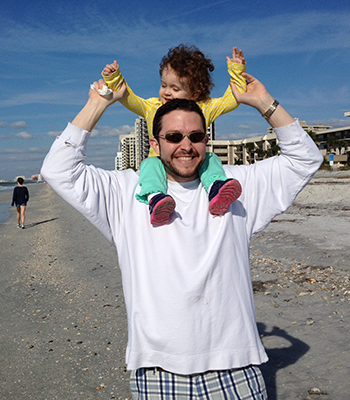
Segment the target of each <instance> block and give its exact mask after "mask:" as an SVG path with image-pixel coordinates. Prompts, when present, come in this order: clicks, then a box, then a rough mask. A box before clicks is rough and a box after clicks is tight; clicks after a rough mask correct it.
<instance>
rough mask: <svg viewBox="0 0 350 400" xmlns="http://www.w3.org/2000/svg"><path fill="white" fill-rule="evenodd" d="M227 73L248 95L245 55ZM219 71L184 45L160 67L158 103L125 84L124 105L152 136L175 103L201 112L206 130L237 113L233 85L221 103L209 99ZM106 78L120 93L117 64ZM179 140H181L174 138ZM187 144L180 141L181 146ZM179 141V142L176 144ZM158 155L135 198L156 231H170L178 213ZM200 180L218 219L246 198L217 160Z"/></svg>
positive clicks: (231, 61) (211, 157)
mask: <svg viewBox="0 0 350 400" xmlns="http://www.w3.org/2000/svg"><path fill="white" fill-rule="evenodd" d="M226 60H227V67H228V72H229V74H230V77H231V81H232V82H234V83H235V85H236V86H237V87H238V89H239V90H240V91H241V92H244V91H245V90H246V81H245V79H244V78H243V77H242V75H241V74H242V72H245V69H246V65H245V59H244V55H243V52H242V50H238V49H237V47H234V48H233V49H232V58H230V57H227V58H226ZM213 70H214V65H213V64H212V62H211V60H209V59H208V58H206V57H205V56H204V54H203V53H202V52H201V51H200V50H199V49H197V48H196V47H195V46H191V47H188V46H185V45H183V44H180V45H179V46H177V47H173V48H171V49H170V50H169V52H168V54H167V55H166V56H164V57H163V59H162V61H161V63H160V71H159V72H160V76H161V86H160V89H159V98H157V97H152V98H149V99H142V98H141V97H139V96H137V95H135V94H134V92H133V91H132V90H131V89H130V87H129V86H128V84H127V83H126V87H127V88H126V92H125V94H124V96H123V98H122V99H121V100H120V103H121V104H123V105H124V106H125V107H126V108H128V109H129V110H131V111H133V112H134V113H135V114H137V115H140V116H142V117H144V118H145V119H146V122H147V127H148V134H149V136H150V137H152V136H153V134H152V130H153V118H154V115H155V113H156V111H157V109H158V108H159V107H160V106H161V105H163V104H165V103H166V102H168V101H171V100H172V99H176V98H181V99H188V100H195V101H196V102H197V104H198V105H199V107H200V108H201V109H202V112H203V114H204V117H205V120H206V128H208V126H209V125H210V124H211V123H212V122H213V121H214V120H215V119H216V118H217V117H218V116H219V115H221V114H225V113H228V112H229V111H232V110H234V109H236V108H237V107H238V105H239V104H238V103H237V101H236V99H235V97H234V96H233V94H232V91H231V88H230V85H229V86H228V88H227V89H226V92H225V93H224V95H223V96H222V97H220V98H215V99H213V98H210V91H211V89H212V88H213V86H214V84H213V82H212V77H211V72H212V71H213ZM102 76H103V78H104V80H105V82H106V83H107V85H108V87H109V88H110V89H112V90H118V89H119V88H120V86H121V85H122V83H123V82H124V77H123V76H122V75H121V72H120V69H119V66H118V63H117V61H114V62H113V64H107V65H106V67H105V68H104V70H103V71H102ZM174 138H176V136H174ZM180 139H181V140H182V138H179V137H178V138H177V143H179V142H180V141H181V140H180ZM174 140H175V139H174ZM156 156H157V154H156V153H155V151H154V150H153V149H152V148H151V150H150V154H149V157H148V158H147V159H145V160H144V161H143V162H142V164H141V168H140V182H139V183H140V186H141V191H140V193H139V194H137V195H136V198H137V199H138V200H139V201H141V202H144V203H146V204H149V210H150V220H151V224H152V225H153V226H161V225H165V224H167V223H168V222H169V219H170V216H171V214H172V213H173V211H174V210H175V207H176V204H175V200H174V199H173V198H172V197H171V196H170V195H168V194H167V177H166V171H165V168H164V166H163V164H162V162H161V160H160V158H159V157H156ZM199 177H200V180H201V182H202V184H203V186H204V188H205V190H206V191H207V193H208V195H209V211H210V213H211V214H213V215H222V214H224V213H226V211H227V210H228V208H229V206H230V205H231V204H232V203H233V202H234V201H236V200H237V199H238V197H239V196H240V195H241V191H242V189H241V185H240V183H239V182H238V181H237V180H236V179H227V177H226V176H225V172H224V169H223V167H222V164H221V161H220V159H219V157H218V156H216V155H215V154H213V153H207V155H206V159H205V162H204V164H203V165H202V166H201V168H200V171H199Z"/></svg>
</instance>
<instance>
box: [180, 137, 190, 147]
mask: <svg viewBox="0 0 350 400" xmlns="http://www.w3.org/2000/svg"><path fill="white" fill-rule="evenodd" d="M180 144H181V148H183V149H186V150H188V149H192V142H191V140H190V138H189V137H188V136H185V137H184V138H183V139H182V140H181V143H180Z"/></svg>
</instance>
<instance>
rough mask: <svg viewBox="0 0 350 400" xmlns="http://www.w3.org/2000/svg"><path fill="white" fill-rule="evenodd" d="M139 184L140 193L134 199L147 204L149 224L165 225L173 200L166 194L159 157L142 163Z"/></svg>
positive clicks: (173, 207) (163, 173) (164, 176)
mask: <svg viewBox="0 0 350 400" xmlns="http://www.w3.org/2000/svg"><path fill="white" fill-rule="evenodd" d="M139 184H140V186H141V191H140V193H139V194H136V198H137V200H139V201H140V202H142V203H146V204H149V211H150V217H151V224H152V225H153V226H161V225H165V224H167V223H168V222H169V219H170V216H171V214H172V213H173V211H174V210H175V200H174V199H173V198H172V197H171V196H169V195H168V194H167V177H166V172H165V168H164V165H163V163H162V162H161V160H160V158H159V157H149V158H146V159H145V160H144V161H143V162H142V164H141V168H140V180H139ZM149 198H150V200H149Z"/></svg>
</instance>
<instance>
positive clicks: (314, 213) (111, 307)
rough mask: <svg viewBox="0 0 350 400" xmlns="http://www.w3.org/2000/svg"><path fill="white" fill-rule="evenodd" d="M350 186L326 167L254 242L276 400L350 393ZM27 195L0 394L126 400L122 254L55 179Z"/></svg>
mask: <svg viewBox="0 0 350 400" xmlns="http://www.w3.org/2000/svg"><path fill="white" fill-rule="evenodd" d="M348 191H350V174H349V179H347V178H346V174H345V176H344V174H340V175H337V174H334V173H332V174H323V173H320V174H318V175H317V177H316V178H314V180H313V181H312V184H311V185H309V186H308V187H307V189H306V190H305V191H304V192H303V193H302V194H301V195H299V197H298V198H297V200H296V201H295V203H294V205H293V206H292V207H291V208H290V209H289V210H288V211H287V212H286V213H285V214H283V215H281V216H278V217H277V218H276V219H275V220H274V222H272V223H271V224H270V226H269V227H268V229H267V230H266V231H264V232H263V233H261V234H260V235H258V236H257V237H255V238H254V239H253V241H252V245H251V264H252V278H253V286H254V291H255V301H256V314H257V322H258V327H259V331H260V333H261V336H262V341H263V343H264V345H265V347H266V349H267V352H268V354H269V357H270V361H269V362H268V363H267V364H265V365H264V366H263V367H262V370H263V373H264V377H265V380H266V383H267V387H268V392H269V398H270V400H276V399H283V400H292V399H313V398H317V399H321V398H325V399H327V400H335V399H336V400H347V399H348V398H349V395H348V386H349V385H348V376H349V365H350V343H349V333H350V319H349V317H350V301H349V299H350V282H349V278H350V261H349V260H350V258H349V253H350V248H349V245H348V243H349V240H348V239H349V235H348V233H347V230H348V227H349V226H350V225H349V222H350V197H349V196H348V195H347V194H348ZM31 194H33V196H32V197H31V199H30V202H29V203H28V208H27V221H26V229H24V230H20V229H17V228H16V220H15V214H14V209H12V218H11V219H10V220H7V221H5V222H4V223H2V224H1V225H0V238H1V244H0V248H1V256H0V272H1V273H0V284H1V288H2V290H1V300H0V301H1V308H0V310H1V311H0V324H1V331H0V344H1V349H2V355H1V364H0V366H1V368H0V377H1V384H0V398H1V399H11V400H12V399H28V400H31V399H33V400H34V399H35V400H42V399H50V400H53V399H79V400H80V399H81V400H83V399H84V400H85V399H126V398H128V397H129V395H130V394H129V381H128V380H129V372H126V370H125V362H124V357H125V345H126V341H127V324H126V315H125V308H124V300H123V294H122V287H121V278H120V272H119V269H118V267H117V263H118V261H117V256H116V251H115V249H114V248H113V247H112V246H111V245H109V244H108V242H107V241H106V240H105V239H104V238H103V236H102V235H101V234H100V233H99V232H98V231H97V230H96V229H95V228H94V227H93V226H92V225H91V224H90V223H89V222H87V221H86V220H85V219H84V218H83V217H82V216H81V215H80V214H79V213H78V212H76V211H75V210H74V209H73V208H72V207H70V206H69V205H67V204H66V203H65V202H64V201H63V200H61V199H60V198H59V197H58V196H57V195H56V194H55V193H54V192H53V191H52V190H51V188H50V187H49V186H47V185H43V186H40V187H39V188H35V189H34V190H33V193H32V192H31ZM349 194H350V193H349ZM3 196H8V194H5V193H0V201H2V200H3ZM348 199H349V200H348Z"/></svg>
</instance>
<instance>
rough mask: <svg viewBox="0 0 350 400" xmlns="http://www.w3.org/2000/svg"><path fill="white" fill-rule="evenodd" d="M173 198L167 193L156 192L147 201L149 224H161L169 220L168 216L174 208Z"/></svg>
mask: <svg viewBox="0 0 350 400" xmlns="http://www.w3.org/2000/svg"><path fill="white" fill-rule="evenodd" d="M175 205H176V204H175V200H174V199H173V198H172V197H171V196H169V195H168V194H163V193H159V194H156V195H155V196H154V197H152V199H151V200H150V202H149V212H150V214H151V224H152V225H153V226H162V225H165V224H167V223H168V222H169V219H170V216H171V214H172V213H173V211H174V210H175Z"/></svg>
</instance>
